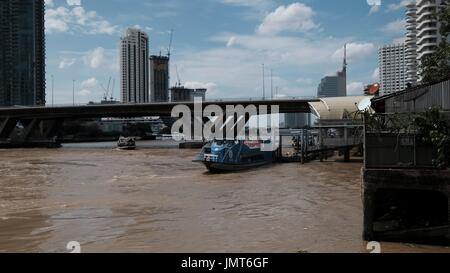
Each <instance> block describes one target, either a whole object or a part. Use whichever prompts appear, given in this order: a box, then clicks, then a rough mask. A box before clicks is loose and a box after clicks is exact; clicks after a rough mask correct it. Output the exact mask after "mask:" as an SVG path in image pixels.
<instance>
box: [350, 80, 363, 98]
mask: <svg viewBox="0 0 450 273" xmlns="http://www.w3.org/2000/svg"><path fill="white" fill-rule="evenodd" d="M363 94H364V84H363V83H362V82H352V83H350V84H348V85H347V95H349V96H362V95H363Z"/></svg>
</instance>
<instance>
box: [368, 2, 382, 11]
mask: <svg viewBox="0 0 450 273" xmlns="http://www.w3.org/2000/svg"><path fill="white" fill-rule="evenodd" d="M367 4H368V5H369V6H371V8H370V12H369V14H374V13H377V12H378V11H380V8H381V0H367Z"/></svg>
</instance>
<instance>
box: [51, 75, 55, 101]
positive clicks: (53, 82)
mask: <svg viewBox="0 0 450 273" xmlns="http://www.w3.org/2000/svg"><path fill="white" fill-rule="evenodd" d="M53 106H55V77H54V76H53V74H52V107H53Z"/></svg>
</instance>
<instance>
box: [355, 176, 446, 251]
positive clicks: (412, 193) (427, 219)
mask: <svg viewBox="0 0 450 273" xmlns="http://www.w3.org/2000/svg"><path fill="white" fill-rule="evenodd" d="M362 175H363V187H362V191H363V192H362V195H363V202H364V235H363V237H364V239H365V240H367V241H393V242H411V243H432V244H442V245H450V244H449V242H450V228H449V223H450V213H449V211H450V206H449V203H450V202H449V192H450V170H430V169H363V170H362Z"/></svg>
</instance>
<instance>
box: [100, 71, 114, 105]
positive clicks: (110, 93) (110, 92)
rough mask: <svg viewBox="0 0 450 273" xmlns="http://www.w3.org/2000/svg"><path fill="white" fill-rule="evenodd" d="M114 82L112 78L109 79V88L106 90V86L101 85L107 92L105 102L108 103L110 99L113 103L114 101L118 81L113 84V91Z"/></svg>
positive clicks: (104, 97)
mask: <svg viewBox="0 0 450 273" xmlns="http://www.w3.org/2000/svg"><path fill="white" fill-rule="evenodd" d="M112 80H113V78H112V77H109V80H108V88H105V86H104V85H103V84H100V86H101V87H102V88H103V90H104V91H105V93H103V101H108V99H110V100H111V101H113V100H114V97H113V95H114V87H115V84H116V80H115V79H114V80H113V84H112V89H111V81H112Z"/></svg>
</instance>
